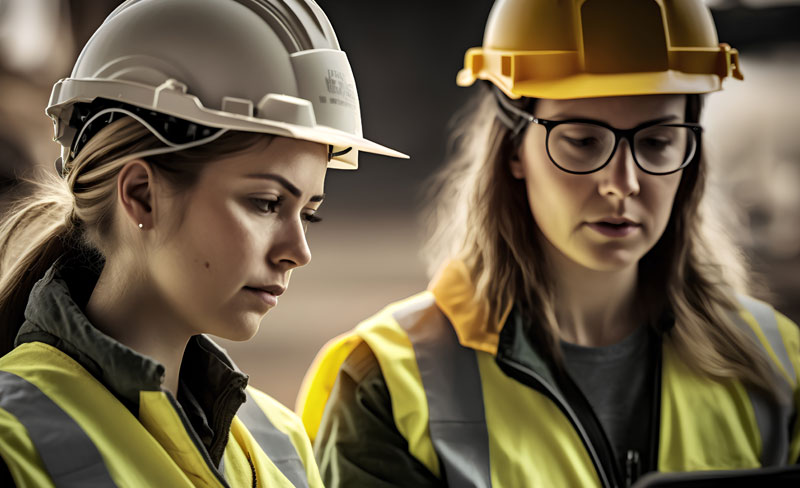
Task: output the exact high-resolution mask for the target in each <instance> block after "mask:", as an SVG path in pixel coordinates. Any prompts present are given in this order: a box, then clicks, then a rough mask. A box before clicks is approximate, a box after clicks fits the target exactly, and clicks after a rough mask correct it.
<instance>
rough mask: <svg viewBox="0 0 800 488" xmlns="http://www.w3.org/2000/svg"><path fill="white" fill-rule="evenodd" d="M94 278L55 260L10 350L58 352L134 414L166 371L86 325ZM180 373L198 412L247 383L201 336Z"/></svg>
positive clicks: (93, 271) (94, 272)
mask: <svg viewBox="0 0 800 488" xmlns="http://www.w3.org/2000/svg"><path fill="white" fill-rule="evenodd" d="M98 277H99V270H98V269H97V266H92V265H89V264H87V263H86V262H85V261H82V260H78V259H69V258H67V257H66V256H65V257H62V258H61V259H59V260H58V261H57V262H56V263H55V264H54V265H53V266H52V267H51V268H50V269H49V270H48V271H47V272H46V273H45V275H44V277H43V278H42V279H41V280H39V281H38V282H37V283H36V284H35V285H34V287H33V290H32V291H31V294H30V298H29V300H28V305H27V307H26V309H25V323H24V324H23V325H22V327H21V328H20V331H19V333H18V334H17V338H16V341H15V345H20V344H23V343H26V342H33V341H40V342H45V343H48V344H51V345H53V346H55V347H57V348H58V349H60V350H62V351H63V352H65V353H66V354H67V355H69V356H71V357H72V358H73V359H75V360H76V361H77V362H78V363H80V364H81V366H83V367H84V368H85V369H86V370H87V371H89V373H91V374H92V375H93V376H94V377H95V378H97V379H98V380H99V381H100V382H101V383H103V384H104V385H105V386H106V387H107V388H108V389H109V390H110V391H111V392H112V393H114V395H115V396H116V397H117V398H119V399H120V400H121V401H122V402H123V403H124V404H125V405H126V407H128V408H129V409H130V410H131V411H133V412H134V413H136V412H137V411H138V403H139V394H140V392H141V391H161V385H162V382H163V381H164V371H165V369H164V366H163V365H162V364H160V363H158V362H157V361H155V360H153V359H152V358H150V357H148V356H145V355H142V354H139V353H138V352H136V351H134V350H133V349H130V348H129V347H127V346H125V345H123V344H122V343H120V342H118V341H116V340H115V339H113V338H111V337H109V336H107V335H106V334H104V333H102V332H101V331H100V330H98V329H96V328H95V327H94V326H93V325H92V324H91V323H90V322H89V319H88V318H87V317H86V315H85V314H84V313H83V309H84V308H85V306H86V303H87V302H88V299H89V296H90V295H91V291H92V290H93V289H94V286H95V284H96V283H97V279H98ZM187 363H191V364H187ZM181 370H182V371H181V373H182V374H181V382H182V383H186V384H185V385H184V384H182V385H181V387H188V389H189V390H190V391H191V392H192V393H193V396H194V398H195V399H196V400H197V401H198V402H199V403H200V405H202V406H203V407H206V406H209V407H210V406H211V405H213V398H216V397H218V395H219V394H220V393H221V392H222V391H223V390H225V389H227V387H228V386H230V385H232V384H235V385H238V386H239V387H240V388H241V389H244V385H246V384H247V375H245V374H243V373H242V372H241V371H240V370H239V369H238V368H237V367H236V365H235V364H234V363H233V361H232V360H231V359H230V357H228V355H227V354H226V353H225V351H224V350H223V349H221V348H220V347H218V346H217V345H216V344H214V342H212V341H211V340H210V339H208V338H207V337H205V336H203V335H198V336H195V337H193V338H192V339H191V340H190V341H189V343H188V344H187V347H186V351H185V353H184V358H183V363H182V365H181ZM185 371H190V372H191V374H184V372H185ZM198 378H200V380H198ZM207 404H209V405H207ZM236 407H237V408H238V405H237V406H236ZM204 410H205V408H204ZM208 411H209V412H210V411H211V410H208Z"/></svg>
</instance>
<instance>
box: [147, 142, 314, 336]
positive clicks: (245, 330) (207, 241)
mask: <svg viewBox="0 0 800 488" xmlns="http://www.w3.org/2000/svg"><path fill="white" fill-rule="evenodd" d="M326 167H327V152H326V148H325V146H324V145H322V144H317V143H312V142H307V141H301V140H297V139H290V138H284V137H275V138H274V139H272V140H271V141H270V142H268V143H264V144H258V145H256V146H255V147H253V148H252V149H249V150H248V151H246V152H243V153H239V154H236V155H234V156H232V157H230V158H226V159H223V160H219V161H215V162H212V163H210V164H208V165H207V167H206V168H204V169H203V171H202V172H201V174H200V176H199V179H198V181H197V183H196V185H195V186H194V187H193V188H192V189H191V190H190V191H189V193H188V195H187V194H183V195H179V196H176V197H175V204H174V205H171V207H173V208H175V209H176V210H175V211H174V212H172V208H170V209H169V212H171V213H172V215H168V218H167V219H165V220H167V221H171V222H170V223H169V224H167V225H168V226H169V227H168V228H167V229H166V230H165V231H164V232H163V235H164V236H165V237H164V242H163V245H161V246H159V247H158V248H157V249H155V250H154V251H153V252H152V253H151V255H150V259H149V260H148V263H147V266H148V267H149V268H150V269H149V273H150V274H151V276H152V277H153V281H154V282H155V284H156V286H157V287H158V290H155V291H156V292H157V293H159V294H160V295H161V296H162V297H165V300H166V301H167V302H168V303H167V304H166V305H167V306H168V307H169V308H170V309H172V310H174V311H175V313H178V314H180V315H181V316H180V319H181V322H183V323H186V324H189V325H190V326H191V327H192V328H193V329H196V331H194V333H209V334H213V335H216V336H218V337H223V338H226V339H230V340H246V339H249V338H250V337H252V336H253V335H254V334H255V333H256V331H257V330H258V326H259V323H260V322H261V319H262V318H263V317H264V315H265V314H266V313H267V311H268V310H270V309H271V308H272V307H274V306H275V305H276V304H277V299H278V296H279V295H280V294H281V293H283V291H284V290H285V289H286V287H287V286H288V285H289V277H290V274H291V272H292V270H293V269H294V268H296V267H299V266H303V265H305V264H308V262H309V261H310V260H311V252H310V250H309V247H308V242H307V241H306V235H305V233H306V228H307V226H308V225H309V224H310V223H311V222H313V221H314V220H315V217H314V213H315V212H316V211H317V209H318V208H319V206H320V205H321V203H322V198H323V187H324V181H325V172H326ZM167 203H169V201H167ZM177 209H180V211H178V210H177ZM169 212H168V213H169ZM173 217H174V218H173ZM162 225H164V224H162Z"/></svg>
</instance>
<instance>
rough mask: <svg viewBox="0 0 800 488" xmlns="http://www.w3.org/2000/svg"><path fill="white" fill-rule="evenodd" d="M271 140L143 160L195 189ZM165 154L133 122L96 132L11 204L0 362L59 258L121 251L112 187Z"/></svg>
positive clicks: (220, 142) (1, 245)
mask: <svg viewBox="0 0 800 488" xmlns="http://www.w3.org/2000/svg"><path fill="white" fill-rule="evenodd" d="M271 137H272V136H269V135H265V134H256V133H245V132H229V133H226V134H224V135H223V136H221V137H220V138H219V139H217V140H216V141H214V142H212V143H209V144H206V145H203V146H199V147H194V148H191V149H185V150H182V151H179V152H174V153H168V154H160V155H152V156H146V157H144V158H143V159H145V160H146V161H147V162H148V163H150V164H151V166H152V167H153V169H154V171H155V172H157V173H158V174H159V176H161V177H163V178H164V179H165V180H166V181H167V182H168V183H169V184H170V185H171V186H172V187H173V188H174V189H175V190H176V191H178V192H184V191H186V190H188V189H190V188H191V187H192V185H193V184H194V183H195V182H196V180H197V178H198V176H199V174H200V172H201V171H202V168H203V167H204V166H205V165H204V164H203V163H207V162H209V161H212V160H214V159H217V158H219V157H222V156H225V155H230V154H233V153H236V152H238V151H242V150H245V149H247V148H249V147H252V146H253V145H255V144H257V143H259V142H261V141H269V140H271ZM159 147H163V143H162V142H161V141H159V139H157V138H156V137H155V136H154V135H153V134H152V133H151V132H149V131H148V129H146V128H145V127H144V126H142V125H141V124H139V123H138V122H137V121H135V120H133V119H131V118H129V117H123V118H121V119H119V120H117V121H115V122H113V123H111V124H109V125H108V126H106V127H104V128H103V129H102V130H100V131H99V132H98V133H97V134H96V135H95V136H93V137H92V138H91V139H89V141H88V142H87V143H86V145H85V147H84V148H83V149H81V150H80V152H79V154H78V155H77V156H76V157H75V158H74V159H72V160H71V161H69V162H68V163H67V165H66V167H65V171H66V178H64V179H62V178H60V177H58V176H57V175H55V174H54V173H53V172H52V170H51V171H49V172H47V173H43V174H41V175H39V177H38V178H37V179H36V180H35V181H30V182H29V183H30V184H31V191H29V192H28V193H29V195H28V196H25V197H23V198H21V199H19V200H17V201H16V202H15V203H13V204H12V206H11V207H10V210H9V211H8V212H7V213H6V214H5V216H4V219H3V222H2V223H1V224H0V356H2V355H4V354H6V353H7V352H8V351H10V350H11V349H12V348H13V343H14V339H15V337H16V334H17V331H18V330H19V327H20V326H21V325H22V322H23V321H24V310H25V306H26V304H27V301H28V295H29V294H30V291H31V289H32V288H33V285H34V283H35V282H36V281H37V280H39V279H40V278H41V277H42V276H43V275H44V273H45V271H47V269H48V268H49V267H50V266H51V265H52V264H53V263H54V262H55V261H56V259H58V258H59V257H60V256H61V255H63V254H65V253H71V252H78V253H86V254H88V255H90V256H93V257H94V258H95V261H97V262H100V263H102V261H103V259H104V258H105V257H106V256H107V255H108V253H109V252H110V251H111V250H112V249H114V246H116V245H119V243H117V242H115V237H114V235H113V232H112V228H113V226H112V224H113V222H112V216H113V209H114V205H115V202H116V180H117V176H118V174H119V171H120V170H121V169H122V167H123V166H124V165H125V163H127V162H128V161H131V160H133V159H137V158H140V157H142V155H143V154H146V153H145V151H148V150H151V149H154V148H159Z"/></svg>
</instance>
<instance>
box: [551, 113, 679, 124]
mask: <svg viewBox="0 0 800 488" xmlns="http://www.w3.org/2000/svg"><path fill="white" fill-rule="evenodd" d="M548 119H550V120H559V121H560V120H591V121H594V122H601V123H603V124H608V125H611V124H609V123H608V122H606V121H604V120H599V119H592V118H586V117H578V116H575V115H573V114H570V113H569V112H567V113H563V114H562V113H557V114H555V115H551V116H550V117H548ZM674 119H678V120H680V116H678V115H667V116H664V117H659V118H657V119H651V120H645V121H644V122H640V123H638V124H636V126H639V125H647V124H662V123H664V122H670V121H672V120H674Z"/></svg>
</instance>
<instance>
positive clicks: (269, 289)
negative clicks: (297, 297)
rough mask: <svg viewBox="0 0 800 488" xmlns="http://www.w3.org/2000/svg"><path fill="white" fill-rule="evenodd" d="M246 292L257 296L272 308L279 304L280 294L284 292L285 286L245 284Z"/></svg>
mask: <svg viewBox="0 0 800 488" xmlns="http://www.w3.org/2000/svg"><path fill="white" fill-rule="evenodd" d="M244 290H245V292H247V293H249V294H251V295H253V296H255V297H257V298H258V299H260V300H261V301H262V302H264V304H265V305H267V307H269V308H272V307H274V306H275V305H277V304H278V296H280V295H281V294H283V292H284V291H285V288H284V287H282V286H280V285H266V286H260V285H259V286H249V285H248V286H245V287H244Z"/></svg>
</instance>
